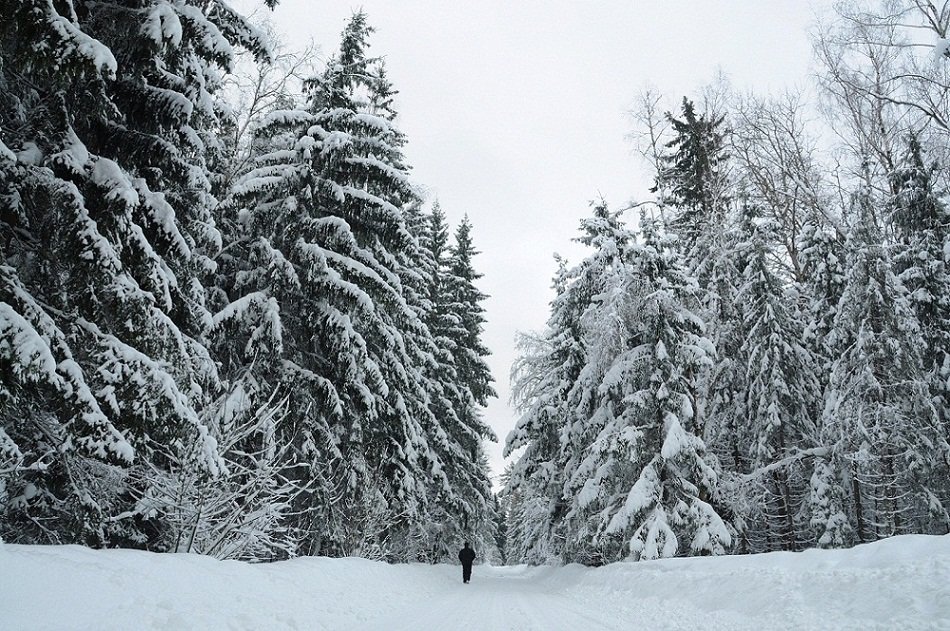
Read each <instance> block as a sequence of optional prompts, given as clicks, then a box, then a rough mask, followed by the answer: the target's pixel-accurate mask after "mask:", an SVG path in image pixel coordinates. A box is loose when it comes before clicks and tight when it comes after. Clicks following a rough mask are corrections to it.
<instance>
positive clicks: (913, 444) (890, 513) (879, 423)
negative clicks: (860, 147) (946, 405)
mask: <svg viewBox="0 0 950 631" xmlns="http://www.w3.org/2000/svg"><path fill="white" fill-rule="evenodd" d="M849 249H850V254H849V258H848V269H849V271H848V273H847V276H846V279H845V287H844V292H843V293H842V296H841V300H840V301H839V304H838V310H837V315H836V318H835V323H834V328H833V330H832V331H831V334H830V340H831V347H832V348H834V349H835V352H836V354H837V359H836V360H835V361H834V363H833V364H832V372H831V377H830V384H829V391H828V394H827V395H826V399H825V409H824V414H823V418H822V429H821V431H822V439H823V441H824V444H825V445H827V446H828V447H829V448H830V454H829V455H828V456H827V457H825V458H823V459H820V460H819V461H818V462H817V463H816V469H815V474H814V476H813V482H812V486H813V489H814V493H815V494H814V496H813V497H812V499H811V503H812V505H813V506H814V507H815V509H813V510H814V514H813V518H812V522H813V524H814V525H815V526H816V534H817V537H818V540H819V542H820V543H822V544H823V545H832V544H834V545H836V544H839V543H840V542H842V541H844V542H847V541H848V540H849V537H850V533H851V532H853V534H854V536H855V537H856V538H857V540H858V541H871V540H874V539H877V538H880V537H886V536H890V535H893V534H899V533H902V532H921V531H925V532H926V531H931V530H932V529H934V528H935V527H937V528H945V515H946V513H945V512H944V511H940V512H941V513H942V514H941V515H939V516H937V517H938V520H933V519H932V517H933V516H931V515H929V514H928V513H929V512H930V511H931V510H932V507H933V501H934V500H935V499H936V497H937V496H936V495H935V493H934V489H933V488H932V486H931V485H932V482H933V480H934V478H933V477H932V475H931V474H932V467H933V464H934V463H936V462H939V461H940V459H941V458H942V457H943V453H945V451H944V450H945V445H946V443H945V442H942V441H941V440H940V439H939V429H938V421H937V419H936V414H935V410H934V408H933V406H932V403H931V401H930V399H929V397H928V395H927V393H928V385H929V384H928V380H927V376H926V372H925V370H924V366H923V359H922V355H923V351H924V348H925V347H924V343H923V338H922V334H921V329H920V326H919V324H918V321H917V318H916V317H915V315H914V312H913V307H912V304H911V302H910V298H909V292H908V291H907V289H906V287H905V286H904V284H903V283H902V282H901V280H900V279H899V278H898V277H897V275H896V274H895V273H894V270H893V267H892V263H891V260H890V257H889V255H888V252H887V249H886V247H885V246H884V245H883V243H882V237H881V234H880V230H879V229H878V227H877V225H876V224H875V222H874V219H873V216H872V214H871V212H870V210H869V208H868V203H867V197H865V196H859V197H858V218H857V222H856V225H855V227H854V228H853V229H852V233H851V235H850V236H849ZM941 452H943V453H941ZM842 504H844V505H843V506H842ZM842 514H843V515H845V516H846V517H847V520H848V521H847V522H844V521H843V520H842V519H841V517H840V515H842Z"/></svg>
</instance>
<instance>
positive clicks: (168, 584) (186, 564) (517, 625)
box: [0, 535, 950, 631]
mask: <svg viewBox="0 0 950 631" xmlns="http://www.w3.org/2000/svg"><path fill="white" fill-rule="evenodd" d="M638 628H649V629H658V630H659V629H689V630H695V629H703V630H704V631H706V630H710V631H713V630H717V629H728V630H730V631H742V630H750V631H751V630H755V631H762V630H768V629H781V630H783V631H784V630H787V629H802V630H811V629H822V630H826V629H827V630H831V629H834V630H837V629H855V630H857V629H861V630H862V631H864V630H871V629H881V630H885V629H887V630H890V629H901V630H902V631H913V630H927V631H930V630H934V629H945V630H947V631H950V535H947V536H942V537H927V536H904V537H895V538H893V539H888V540H885V541H880V542H877V543H873V544H868V545H863V546H858V547H856V548H853V549H851V550H831V551H826V550H808V551H805V552H801V553H784V552H778V553H771V554H762V555H755V556H733V557H720V558H708V557H707V558H694V559H668V560H664V561H654V562H648V563H616V564H613V565H610V566H607V567H603V568H596V569H594V568H584V567H581V566H577V565H571V566H566V567H558V568H553V567H540V568H531V567H525V566H519V567H486V566H478V565H477V566H475V571H474V574H473V577H472V582H471V583H470V584H468V585H464V584H462V581H461V570H460V568H459V567H457V566H448V565H438V566H429V565H419V564H413V565H386V564H384V563H375V562H372V561H366V560H364V559H326V558H302V559H294V560H291V561H284V562H280V563H269V564H259V565H250V564H247V563H238V562H233V561H215V560H214V559H210V558H208V557H199V556H196V555H175V554H150V553H147V552H138V551H133V550H98V551H97V550H90V549H88V548H82V547H79V546H62V547H51V546H49V547H44V546H15V545H3V544H0V629H3V630H4V631H6V630H7V629H9V630H11V631H17V630H21V629H22V630H30V631H40V630H44V629H51V630H52V629H55V630H58V631H59V630H72V629H77V630H80V629H81V630H86V629H96V630H108V629H123V630H124V629H130V630H133V629H134V630H148V629H176V630H187V629H194V630H201V631H205V630H216V629H228V630H238V629H255V630H256V629H267V630H279V629H301V630H303V629H307V630H310V629H327V630H332V631H346V630H349V629H354V630H360V631H362V630H369V631H374V630H383V629H385V630H387V631H390V630H401V629H406V630H408V629H412V630H413V631H416V630H419V631H439V630H443V629H444V630H451V631H466V630H469V629H471V630H473V631H475V630H477V631H492V630H508V629H512V630H514V629H516V630H518V631H532V630H544V631H558V630H572V631H573V630H584V631H586V630H590V631H597V630H599V629H624V630H626V629H638Z"/></svg>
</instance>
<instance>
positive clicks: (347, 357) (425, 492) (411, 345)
mask: <svg viewBox="0 0 950 631" xmlns="http://www.w3.org/2000/svg"><path fill="white" fill-rule="evenodd" d="M371 30H372V29H371V28H370V27H369V26H368V25H367V23H366V16H365V15H364V14H362V13H357V14H355V15H354V16H353V18H352V20H351V21H350V22H349V24H348V25H347V27H346V29H345V31H344V33H343V40H342V43H341V47H340V51H339V53H338V54H337V55H336V56H335V57H333V58H332V59H331V60H330V61H329V62H328V64H327V68H326V70H325V71H324V72H323V73H322V74H320V75H319V76H317V77H314V78H313V79H312V80H309V81H308V82H307V89H308V101H307V104H306V107H305V108H303V109H300V110H283V111H275V112H274V113H272V114H271V115H270V116H269V118H268V119H267V120H266V121H265V122H264V123H263V124H262V125H261V127H260V129H259V130H258V133H259V134H262V135H267V136H272V137H273V138H274V141H273V143H272V149H273V150H272V151H271V152H269V153H267V154H265V155H263V156H261V157H260V158H258V160H257V168H255V169H253V170H252V171H250V172H249V173H248V174H247V175H246V176H245V177H244V178H243V179H242V180H241V181H239V182H238V183H237V185H236V186H235V189H234V191H233V194H232V201H231V203H230V205H229V206H230V208H231V209H232V211H236V214H234V215H233V217H232V219H231V222H232V225H233V226H234V228H235V230H236V232H237V233H239V234H240V235H241V238H239V239H238V243H239V245H238V246H236V248H235V251H234V253H233V255H232V256H231V257H230V262H231V265H232V270H231V272H230V278H231V280H230V281H228V282H226V283H224V285H225V286H226V288H227V289H226V293H227V300H228V301H230V303H231V304H234V305H236V306H241V305H244V306H246V307H248V308H254V309H257V310H258V311H260V310H261V309H262V308H263V307H258V306H255V305H273V309H271V307H267V309H271V311H273V312H274V313H275V315H274V318H275V320H274V321H275V322H276V324H275V326H276V327H278V328H279V331H280V340H281V356H280V359H279V360H278V361H276V362H271V366H270V367H264V366H262V367H261V368H262V370H261V372H260V378H261V379H264V380H265V381H266V383H268V384H269V385H270V386H279V385H282V384H283V385H284V386H290V385H293V386H294V387H293V388H290V392H289V395H290V398H291V404H290V410H291V411H290V414H289V417H288V421H287V426H286V428H285V429H284V431H285V440H289V441H292V442H293V443H294V445H295V458H297V459H298V460H299V462H300V466H299V467H298V468H297V478H298V482H299V483H300V484H301V485H302V486H304V487H305V488H306V489H307V491H306V492H305V493H304V494H302V495H301V496H300V497H299V498H298V504H297V510H298V511H299V515H300V518H299V520H298V523H297V527H298V528H300V529H301V530H302V531H303V540H302V543H301V549H300V551H301V552H306V553H312V554H360V555H365V556H379V557H384V558H389V559H404V558H410V557H411V558H417V557H418V558H422V557H425V558H430V556H429V555H431V554H432V547H431V546H430V543H432V542H431V540H430V539H431V538H430V537H429V534H430V530H431V529H430V526H431V524H432V519H433V516H434V515H435V513H437V512H438V511H436V510H435V508H434V507H437V506H445V507H448V506H451V510H450V509H448V508H447V509H446V510H445V511H443V512H441V513H439V514H440V515H441V519H449V518H454V519H456V520H459V519H461V518H460V517H459V515H460V514H462V515H464V511H462V510H461V509H462V508H464V509H465V510H469V511H472V512H473V513H474V512H476V511H478V510H479V508H478V506H476V505H466V504H465V502H467V501H471V500H472V498H471V497H468V499H467V500H463V499H461V498H460V497H459V494H460V493H461V491H460V490H459V486H460V485H464V484H469V485H475V486H477V485H479V484H482V483H483V482H484V481H485V480H486V479H487V474H486V473H485V472H484V471H482V472H478V473H479V475H477V476H476V478H479V476H480V478H479V479H472V478H471V476H470V474H471V472H472V469H467V470H466V472H465V473H460V472H459V470H458V468H457V467H458V465H452V464H450V463H451V462H452V461H453V460H455V459H456V458H458V457H460V456H461V455H463V451H464V450H463V448H462V447H461V446H460V444H459V442H458V441H459V435H458V433H453V432H448V431H447V430H446V429H445V428H444V427H443V418H444V417H442V416H441V415H443V414H447V412H448V411H451V412H452V413H454V415H455V416H456V417H457V416H458V415H459V410H458V409H457V407H456V403H457V402H456V401H454V400H452V397H451V396H450V395H448V394H446V393H445V391H444V389H443V388H442V386H444V385H445V382H444V377H442V376H440V375H439V373H440V370H439V369H440V365H439V361H440V358H441V359H445V358H444V357H441V356H440V355H439V349H438V345H437V344H436V343H435V341H434V340H433V338H432V335H431V333H430V331H429V329H428V328H427V327H426V322H425V320H426V318H427V314H428V313H429V312H430V309H431V308H432V306H431V305H430V304H429V301H428V296H427V293H426V285H427V283H428V282H430V279H428V278H427V277H426V274H427V273H434V271H435V270H434V268H433V266H432V262H431V259H428V258H427V256H426V254H425V251H424V250H425V248H424V247H423V246H422V244H421V243H420V241H419V237H420V236H421V235H416V234H413V233H412V232H410V228H413V229H418V228H419V225H418V221H417V220H411V221H410V225H407V212H406V211H407V210H410V209H412V208H413V207H414V206H416V205H417V204H418V198H417V195H416V193H415V191H414V190H413V188H412V187H411V186H410V184H409V180H408V177H407V167H406V165H405V163H404V159H403V156H402V149H401V148H402V146H403V144H404V142H405V139H404V137H403V135H402V134H401V133H400V132H399V131H398V130H397V129H396V128H395V126H394V124H393V121H394V119H395V112H394V111H393V109H392V96H393V94H394V92H393V90H392V86H391V85H390V83H389V81H388V79H387V78H386V75H385V72H384V68H383V64H382V61H381V60H380V59H378V58H372V57H369V56H367V54H366V48H367V38H368V36H369V34H370V33H371ZM413 223H414V224H415V225H412V224H413ZM242 309H243V307H242ZM277 312H279V313H277ZM250 317H251V318H252V319H257V318H259V317H260V316H259V315H258V314H254V313H251V314H250ZM440 379H441V380H442V381H440ZM437 414H438V416H437ZM470 446H471V445H469V447H470ZM453 466H455V467H456V468H455V469H453V468H452V467H453ZM475 466H477V465H475ZM466 476H469V477H466ZM480 492H481V491H480ZM483 495H484V494H483ZM485 497H488V496H485ZM483 501H484V498H483ZM433 511H435V512H433ZM450 516H452V517H450ZM456 523H458V521H457V522H456ZM459 529H460V528H456V529H455V530H459ZM450 530H451V529H450ZM453 545H454V542H453Z"/></svg>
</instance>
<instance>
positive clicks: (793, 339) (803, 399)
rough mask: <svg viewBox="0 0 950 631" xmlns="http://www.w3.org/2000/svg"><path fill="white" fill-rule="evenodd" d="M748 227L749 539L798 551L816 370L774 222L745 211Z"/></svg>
mask: <svg viewBox="0 0 950 631" xmlns="http://www.w3.org/2000/svg"><path fill="white" fill-rule="evenodd" d="M742 226H743V238H744V242H743V243H742V244H741V246H740V255H739V256H740V258H741V259H742V261H743V262H742V264H741V268H742V270H743V274H742V285H741V286H740V287H739V289H738V292H737V295H736V303H737V304H738V308H739V310H740V312H741V314H742V316H741V317H742V330H743V336H744V341H743V343H742V345H741V347H740V348H739V349H738V354H737V357H736V358H735V360H736V363H737V364H738V365H740V366H742V367H743V368H744V371H743V375H742V382H743V384H744V388H743V390H744V391H743V395H742V399H743V402H742V410H743V412H744V415H743V419H742V422H741V423H740V424H739V425H738V426H737V427H736V432H737V434H738V436H737V437H736V444H738V445H741V446H742V449H743V451H745V458H746V460H747V461H748V462H749V464H750V467H751V469H752V471H751V472H750V473H748V474H747V475H746V476H744V478H745V480H747V485H748V488H747V490H746V495H747V497H746V498H745V501H743V503H742V506H743V507H745V508H746V509H747V510H748V514H747V515H746V516H745V517H746V520H745V521H746V523H745V528H746V536H747V538H749V539H752V540H753V541H751V549H752V550H756V551H758V550H778V549H784V550H794V549H800V548H802V547H805V546H806V545H807V544H809V543H810V537H809V534H810V533H809V527H808V524H807V523H803V522H802V515H803V514H804V512H805V511H803V510H802V506H803V503H804V498H805V496H806V494H807V491H808V479H809V475H810V470H808V469H807V467H808V464H809V461H808V460H807V458H806V454H811V453H813V450H814V448H815V447H816V446H817V444H818V443H817V441H818V436H817V429H816V419H817V413H818V408H819V397H820V394H821V386H820V383H819V380H818V377H817V374H818V364H817V362H816V360H815V357H814V355H813V354H812V352H811V351H810V349H809V348H808V347H807V346H806V345H805V344H804V343H803V341H802V335H803V328H804V327H803V318H802V316H801V314H800V313H799V312H798V308H797V307H798V301H797V300H796V297H797V292H796V291H795V288H794V287H793V286H789V285H787V284H786V283H785V282H783V280H782V279H781V278H780V277H779V276H778V275H777V274H776V272H775V270H774V269H773V265H772V263H771V258H772V250H771V244H772V243H773V242H774V240H775V239H774V237H775V234H774V231H775V229H776V227H777V226H776V224H775V223H774V222H773V221H772V220H766V219H762V218H760V217H758V216H757V213H756V212H755V209H754V207H752V206H746V207H745V208H744V209H743V221H742ZM806 448H807V449H811V450H812V451H808V450H806Z"/></svg>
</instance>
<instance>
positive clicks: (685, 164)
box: [654, 97, 728, 249]
mask: <svg viewBox="0 0 950 631" xmlns="http://www.w3.org/2000/svg"><path fill="white" fill-rule="evenodd" d="M666 118H667V120H668V121H669V123H670V126H671V127H672V129H673V134H674V136H673V139H672V140H670V141H669V142H668V143H667V144H666V148H667V149H668V150H669V151H670V153H668V154H667V155H665V156H663V157H662V165H663V167H664V168H662V169H661V171H660V173H658V174H657V181H656V186H655V187H654V191H656V190H659V189H660V188H663V189H664V190H668V192H669V197H668V200H667V201H668V202H669V203H671V204H672V205H673V206H674V207H675V214H674V216H672V217H670V218H669V219H668V221H667V226H668V228H669V229H670V230H671V231H672V232H674V233H676V234H678V235H679V236H680V237H681V238H682V240H683V241H684V243H685V244H686V246H687V249H692V248H693V247H694V245H695V244H696V243H697V241H698V240H699V239H700V237H701V235H702V234H703V233H704V232H707V230H709V229H712V230H716V229H717V228H718V226H717V222H719V221H720V220H721V219H723V215H722V209H723V208H724V207H725V203H726V201H727V197H726V195H725V189H724V176H725V163H726V161H727V159H728V155H727V154H726V151H725V134H726V131H725V130H724V128H723V123H724V121H725V117H724V116H715V117H708V116H707V115H706V114H697V112H696V106H695V104H694V103H693V102H692V101H690V100H689V99H687V98H685V97H684V98H683V104H682V118H676V117H674V116H673V115H672V113H669V112H668V113H667V114H666Z"/></svg>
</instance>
